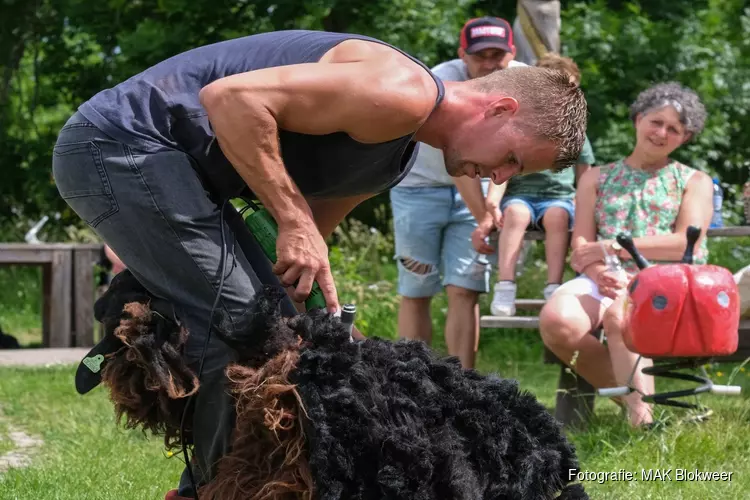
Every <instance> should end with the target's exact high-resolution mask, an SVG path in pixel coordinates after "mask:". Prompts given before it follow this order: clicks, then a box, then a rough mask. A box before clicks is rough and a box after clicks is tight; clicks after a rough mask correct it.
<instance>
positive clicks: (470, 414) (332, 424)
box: [185, 288, 588, 500]
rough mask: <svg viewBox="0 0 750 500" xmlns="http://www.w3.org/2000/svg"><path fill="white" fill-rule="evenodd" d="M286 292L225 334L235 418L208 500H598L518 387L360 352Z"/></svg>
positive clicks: (424, 358)
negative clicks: (284, 309)
mask: <svg viewBox="0 0 750 500" xmlns="http://www.w3.org/2000/svg"><path fill="white" fill-rule="evenodd" d="M282 293H283V292H281V291H279V290H277V289H273V288H268V289H266V290H265V292H264V294H263V295H262V296H261V297H260V298H259V299H258V300H257V301H255V302H254V303H253V306H252V309H251V312H250V313H249V314H248V316H247V321H246V322H245V324H244V326H242V327H241V328H239V329H236V330H234V331H227V330H222V329H220V331H219V333H218V334H219V335H220V336H221V338H222V339H223V340H224V341H225V342H226V343H227V344H228V345H230V346H231V347H233V348H234V349H235V351H236V352H237V358H236V361H235V362H233V363H232V364H230V365H229V366H228V367H227V370H226V374H227V381H228V382H227V387H228V390H229V391H230V392H231V393H232V394H233V396H234V398H235V401H236V408H237V419H236V427H235V431H234V436H233V447H232V451H231V452H230V453H229V454H228V455H227V456H225V457H223V458H222V459H221V460H220V462H219V464H218V467H217V475H216V477H215V478H214V479H213V480H212V482H211V483H209V484H208V485H206V486H204V487H202V488H201V491H200V494H201V498H202V499H205V498H212V499H222V500H232V499H235V498H236V499H240V498H243V499H245V498H252V499H275V500H282V499H294V498H301V499H306V500H307V499H309V500H313V499H315V500H344V499H346V500H349V499H353V500H354V499H361V500H369V499H372V500H376V499H377V500H380V499H403V500H406V499H409V500H432V499H435V500H438V499H439V500H452V499H455V500H459V499H460V500H477V499H487V500H489V499H493V500H500V499H524V500H525V499H534V500H535V499H552V498H560V499H568V500H572V499H586V498H588V497H587V495H586V493H585V492H584V490H583V487H582V486H581V485H579V484H570V482H569V481H568V478H569V477H570V476H569V472H570V471H571V470H573V471H577V470H578V462H577V459H576V455H575V450H574V448H573V446H572V444H571V443H570V442H569V441H568V440H567V439H566V437H565V435H564V434H563V432H562V430H561V427H560V425H559V424H558V422H557V421H556V420H555V419H554V418H553V417H552V416H551V415H550V414H549V413H548V412H547V410H546V409H545V408H544V407H543V406H542V405H541V404H539V402H537V400H536V398H535V397H534V396H533V395H532V394H530V393H527V392H524V391H521V390H519V387H518V384H517V383H516V382H515V381H513V380H504V379H500V378H498V377H496V376H485V375H481V374H479V373H478V372H475V371H473V370H463V369H462V368H461V366H460V364H459V362H458V360H456V359H455V358H439V357H438V356H437V355H436V354H435V353H434V352H433V351H431V350H430V349H429V348H428V347H427V346H426V345H425V344H424V343H422V342H416V341H407V340H401V341H398V342H392V341H387V340H383V339H379V338H368V339H367V340H365V341H362V342H350V339H349V334H348V333H347V331H346V330H345V328H344V327H343V326H342V325H341V323H340V321H339V320H338V319H337V318H334V317H333V316H331V315H329V314H326V313H324V312H322V311H312V312H310V313H307V314H303V315H298V316H295V317H293V318H282V317H281V315H280V313H279V307H278V306H279V303H280V299H281V297H282V295H281V294H282ZM185 385H186V386H191V385H192V384H188V383H186V384H185Z"/></svg>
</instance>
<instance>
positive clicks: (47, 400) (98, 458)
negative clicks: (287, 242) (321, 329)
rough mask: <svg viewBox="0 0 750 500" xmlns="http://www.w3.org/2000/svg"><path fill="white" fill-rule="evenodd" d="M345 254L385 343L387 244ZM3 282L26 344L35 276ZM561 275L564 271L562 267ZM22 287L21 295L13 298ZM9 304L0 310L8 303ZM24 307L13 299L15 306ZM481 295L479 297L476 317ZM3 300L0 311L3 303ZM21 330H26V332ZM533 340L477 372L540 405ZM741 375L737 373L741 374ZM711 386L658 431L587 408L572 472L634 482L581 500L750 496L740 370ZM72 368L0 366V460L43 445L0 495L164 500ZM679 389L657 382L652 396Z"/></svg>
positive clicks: (730, 260)
mask: <svg viewBox="0 0 750 500" xmlns="http://www.w3.org/2000/svg"><path fill="white" fill-rule="evenodd" d="M346 237H347V238H350V239H351V241H349V242H348V243H347V242H346V241H345V242H344V245H348V246H345V248H348V249H345V250H344V251H338V249H334V250H333V251H332V258H331V261H332V265H333V268H334V269H335V273H336V279H337V284H338V288H339V295H340V297H341V299H342V300H346V301H354V302H356V303H357V305H358V325H359V326H360V328H361V329H362V330H363V331H364V332H365V333H366V334H369V335H372V334H378V335H380V336H383V337H388V338H393V337H394V336H395V332H396V311H397V308H398V297H397V295H396V293H395V280H396V272H395V266H394V265H393V262H392V259H391V258H390V254H389V249H388V242H387V241H385V242H384V241H383V237H382V236H378V235H374V236H373V235H372V234H371V233H370V232H369V231H368V230H367V228H362V227H358V226H356V225H353V226H350V227H348V228H347V236H346ZM730 243H732V242H731V241H730V242H727V243H721V242H719V245H718V247H716V248H715V249H712V251H714V250H715V251H714V253H713V255H717V256H721V257H722V260H721V261H722V262H724V261H726V262H727V264H725V265H727V267H730V269H732V270H735V269H736V268H738V267H739V266H740V265H741V264H742V263H743V262H745V263H746V262H747V257H746V255H744V254H743V255H739V254H738V253H737V251H736V250H733V248H736V247H734V246H733V245H731V244H730ZM541 255H542V254H541V246H539V247H538V248H536V249H535V250H534V252H533V253H532V255H531V257H530V260H529V263H528V265H527V269H526V271H525V273H524V275H523V278H522V279H520V280H519V283H518V284H519V296H521V297H529V298H531V297H540V296H541V288H542V286H543V282H544V272H545V268H544V265H543V263H542V262H541V260H540V258H541ZM14 272H16V274H11V273H10V272H8V271H7V270H3V269H0V323H1V324H2V325H3V327H4V328H5V330H6V331H9V332H13V333H15V334H18V333H19V332H20V333H21V338H24V337H23V335H28V338H33V335H34V328H39V316H38V311H39V309H40V306H39V302H38V298H35V295H34V294H35V293H36V292H38V290H39V289H38V287H39V283H40V280H39V279H38V276H37V275H35V274H34V272H32V271H30V270H28V269H23V270H21V271H14ZM568 273H569V271H568ZM19 290H21V292H22V293H21V295H18V291H19ZM6 300H7V302H6ZM20 300H22V301H23V303H21V304H19V301H20ZM489 300H490V298H489V297H488V296H483V297H482V299H481V307H482V311H483V312H484V313H487V311H488V310H489V307H488V306H489ZM3 304H4V305H3ZM445 308H446V298H445V294H444V293H443V294H440V295H438V296H437V297H435V300H434V301H433V304H432V310H433V326H434V339H435V348H436V349H438V350H441V351H444V349H445V343H444V341H443V337H442V327H443V324H444V320H445ZM24 328H27V329H28V331H24ZM542 347H543V346H542V343H541V341H540V339H539V335H538V333H536V332H535V331H534V330H483V331H482V337H481V340H480V348H479V354H478V358H477V367H478V369H479V370H480V371H482V372H496V373H499V374H500V375H502V376H504V377H508V378H514V379H517V380H518V381H519V383H520V385H521V387H522V388H523V389H525V390H528V391H531V392H532V393H533V394H535V395H536V396H537V398H539V400H540V401H541V402H542V403H543V404H544V405H545V406H547V407H548V408H553V407H554V403H555V395H556V386H557V378H558V374H559V368H558V367H557V366H552V365H544V364H542V362H541V359H542V350H543V349H542ZM745 368H746V369H745ZM709 369H710V372H711V373H712V376H713V377H714V380H715V381H716V382H717V383H734V384H740V385H742V387H743V395H742V396H739V397H730V396H725V397H719V396H711V395H709V396H702V397H701V399H700V400H701V402H702V403H704V404H707V405H708V406H710V407H711V408H712V409H713V411H714V415H713V416H712V418H711V419H710V420H708V421H707V422H704V423H701V424H696V423H691V422H689V421H688V420H687V418H686V417H688V416H690V415H691V413H690V412H687V411H685V410H680V409H670V408H666V407H663V406H658V407H657V410H658V411H659V415H658V416H659V419H660V420H661V421H664V422H666V423H668V424H669V425H666V426H664V427H662V428H659V429H656V430H652V431H643V430H633V429H630V428H629V426H628V425H627V423H626V422H625V420H624V419H623V417H622V415H621V414H620V413H619V410H618V408H617V407H616V406H615V405H614V404H612V403H611V402H609V401H608V400H605V399H599V400H597V403H596V414H595V416H594V419H593V421H592V422H591V424H590V425H589V426H588V428H587V429H586V430H583V431H581V430H578V431H571V432H570V433H569V436H570V439H571V440H572V442H573V443H574V444H575V446H576V448H577V450H578V454H579V458H580V460H581V465H582V470H584V471H588V472H590V473H603V472H616V471H620V470H624V471H629V472H632V473H634V474H635V476H636V479H637V480H636V481H631V482H626V481H620V482H617V481H606V482H602V483H598V482H596V481H586V482H585V483H584V484H585V486H586V489H587V491H588V492H589V494H590V496H591V498H596V499H598V498H606V499H631V498H638V499H660V500H675V499H683V498H684V499H690V500H693V499H699V498H700V499H703V498H711V499H718V500H723V499H727V500H730V499H744V498H747V493H746V492H747V491H750V453H749V452H748V450H750V399H749V395H750V376H748V375H750V365H748V366H747V367H742V370H740V366H739V365H736V364H733V365H718V364H717V365H713V366H711V367H709ZM73 373H74V368H73V367H57V368H46V369H12V368H0V407H1V409H2V414H1V415H0V454H2V453H5V452H7V451H8V450H9V442H8V440H7V432H8V425H9V424H10V423H12V424H13V426H15V427H20V428H22V429H23V430H24V431H26V432H27V433H29V434H32V435H36V436H39V437H41V438H42V439H43V440H44V444H43V446H42V447H41V449H39V450H37V451H36V452H35V454H34V456H33V462H32V464H31V466H29V467H28V468H25V469H19V470H11V471H9V472H6V473H4V474H2V473H0V498H2V499H24V500H25V499H32V498H34V499H35V498H44V499H55V500H58V499H59V500H79V499H85V500H88V499H109V498H118V499H134V500H136V499H137V500H140V499H144V498H149V499H150V498H153V499H158V498H163V495H164V493H165V492H166V491H167V490H169V489H171V488H173V487H175V485H176V484H177V482H178V479H179V475H180V472H181V470H182V466H181V463H180V461H179V457H172V458H169V459H168V458H166V457H165V455H164V451H163V448H162V442H161V440H160V439H155V438H150V437H146V436H144V435H143V434H142V433H141V432H138V431H127V430H124V429H122V428H121V427H118V426H117V425H116V424H115V422H114V415H113V412H112V406H111V403H110V402H109V401H108V400H107V397H106V394H105V392H104V391H103V390H101V389H97V390H95V391H94V392H93V393H91V394H88V395H87V396H85V397H81V396H79V395H78V394H77V393H76V392H75V390H74V388H73ZM678 384H679V383H667V384H665V383H664V382H663V381H662V380H660V379H658V380H657V387H658V389H659V390H660V391H663V390H665V389H667V388H668V389H673V388H675V387H678V386H679V385H678ZM680 468H681V469H688V470H690V471H692V470H694V469H696V468H697V469H700V470H702V471H710V472H731V473H732V481H731V482H712V481H707V482H696V481H682V482H678V481H677V480H676V476H675V470H676V469H680ZM652 469H672V481H658V480H652V481H643V480H641V471H642V470H645V471H649V470H652Z"/></svg>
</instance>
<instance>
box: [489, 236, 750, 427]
mask: <svg viewBox="0 0 750 500" xmlns="http://www.w3.org/2000/svg"><path fill="white" fill-rule="evenodd" d="M742 236H750V226H737V227H723V228H716V229H709V230H708V237H710V238H717V237H742ZM525 239H526V240H530V241H539V240H544V233H542V232H540V231H528V232H527V233H526V236H525ZM544 304H545V300H543V299H523V298H520V299H516V309H517V310H520V311H540V310H541V309H542V307H544ZM479 324H480V327H481V328H502V329H504V328H527V329H532V330H538V329H539V316H538V315H536V316H510V317H499V316H482V317H481V318H480V321H479ZM593 334H594V335H596V336H598V337H600V336H601V334H602V333H601V330H597V331H596V332H593ZM600 338H601V337H600ZM747 358H750V320H743V321H742V322H741V323H740V327H739V346H738V348H737V352H735V353H734V354H733V355H731V356H727V357H723V358H717V359H718V360H720V361H727V362H733V361H744V360H745V359H747ZM543 361H544V363H545V364H557V365H560V376H559V380H558V386H557V396H556V401H555V417H556V418H557V419H558V420H559V421H560V422H562V423H563V425H565V426H582V425H585V423H586V422H587V420H588V418H589V416H590V415H591V414H592V413H593V411H594V398H595V395H596V389H595V388H594V387H593V386H591V384H589V383H588V382H586V381H585V380H584V379H583V378H582V377H580V376H577V375H576V374H575V373H573V371H572V370H571V369H569V368H568V367H567V366H566V365H565V364H564V363H562V362H561V361H560V360H559V359H558V358H557V357H556V356H555V355H554V354H553V353H552V352H551V351H550V350H549V349H547V348H546V347H545V349H544V359H543Z"/></svg>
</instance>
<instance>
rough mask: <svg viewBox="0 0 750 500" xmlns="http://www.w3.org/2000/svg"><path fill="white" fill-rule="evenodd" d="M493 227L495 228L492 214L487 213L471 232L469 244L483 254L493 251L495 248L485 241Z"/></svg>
mask: <svg viewBox="0 0 750 500" xmlns="http://www.w3.org/2000/svg"><path fill="white" fill-rule="evenodd" d="M493 229H495V224H494V221H493V220H492V215H491V214H490V213H487V215H485V217H484V219H483V220H482V221H481V222H480V223H479V225H478V226H477V228H476V229H474V231H473V232H472V233H471V244H472V246H473V247H474V250H476V251H477V252H479V253H482V254H485V255H490V254H493V253H495V249H494V248H492V246H491V245H489V244H488V243H487V237H488V236H489V235H490V233H491V232H492V230H493Z"/></svg>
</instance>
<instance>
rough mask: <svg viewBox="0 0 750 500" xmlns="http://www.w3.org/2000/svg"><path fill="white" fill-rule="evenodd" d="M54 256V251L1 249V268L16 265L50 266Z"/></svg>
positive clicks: (42, 249)
mask: <svg viewBox="0 0 750 500" xmlns="http://www.w3.org/2000/svg"><path fill="white" fill-rule="evenodd" d="M28 246H31V245H28ZM52 254H53V251H52V250H49V249H44V248H24V249H2V248H0V266H1V265H14V264H49V263H51V262H52Z"/></svg>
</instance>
